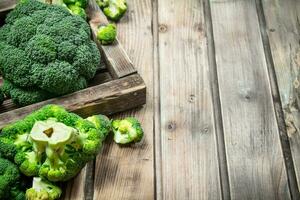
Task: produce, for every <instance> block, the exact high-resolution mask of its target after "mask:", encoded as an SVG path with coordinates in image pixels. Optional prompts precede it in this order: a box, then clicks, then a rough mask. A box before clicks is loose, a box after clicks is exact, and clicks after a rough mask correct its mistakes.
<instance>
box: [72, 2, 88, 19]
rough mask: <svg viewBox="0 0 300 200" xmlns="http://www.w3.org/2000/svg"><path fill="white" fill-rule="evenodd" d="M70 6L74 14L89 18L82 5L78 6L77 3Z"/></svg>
mask: <svg viewBox="0 0 300 200" xmlns="http://www.w3.org/2000/svg"><path fill="white" fill-rule="evenodd" d="M68 8H69V9H70V11H71V12H72V13H73V14H74V15H78V16H80V17H82V18H83V19H86V18H87V16H86V13H85V10H84V9H83V8H82V7H80V6H77V5H76V4H69V5H68Z"/></svg>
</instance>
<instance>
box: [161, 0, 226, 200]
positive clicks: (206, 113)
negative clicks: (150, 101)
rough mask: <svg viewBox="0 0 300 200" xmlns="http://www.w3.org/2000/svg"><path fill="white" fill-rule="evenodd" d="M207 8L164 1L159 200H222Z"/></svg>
mask: <svg viewBox="0 0 300 200" xmlns="http://www.w3.org/2000/svg"><path fill="white" fill-rule="evenodd" d="M203 5H204V2H203V1H202V0H198V1H195V0H185V1H178V0H158V24H159V28H158V29H159V35H158V38H159V41H158V45H159V46H158V51H159V58H160V60H159V76H160V83H159V85H160V88H159V94H160V105H159V107H160V109H159V111H160V117H161V121H160V131H161V133H160V134H159V136H160V140H159V142H160V145H157V146H156V147H157V148H156V151H157V152H156V154H157V155H158V157H157V160H156V163H161V165H159V166H160V168H157V170H161V173H160V174H161V177H160V179H159V180H157V181H158V182H157V188H158V192H159V193H158V196H157V199H222V194H221V187H220V177H219V165H218V156H217V144H216V143H217V142H216V136H215V126H214V122H213V121H214V120H213V103H212V97H211V90H210V84H209V73H208V71H209V66H208V58H207V38H206V34H205V20H204V7H203ZM160 155H161V156H160Z"/></svg>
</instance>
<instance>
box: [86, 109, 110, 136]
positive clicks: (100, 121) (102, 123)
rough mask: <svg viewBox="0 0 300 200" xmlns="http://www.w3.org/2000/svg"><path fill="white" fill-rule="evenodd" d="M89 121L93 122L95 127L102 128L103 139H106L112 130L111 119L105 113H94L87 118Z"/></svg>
mask: <svg viewBox="0 0 300 200" xmlns="http://www.w3.org/2000/svg"><path fill="white" fill-rule="evenodd" d="M86 119H87V120H88V121H90V122H92V123H93V124H94V125H95V127H96V128H97V129H98V130H100V132H101V133H102V135H103V138H102V140H105V138H106V137H107V135H108V134H109V133H110V132H111V121H110V120H109V119H108V117H106V116H105V115H93V116H91V117H88V118H86Z"/></svg>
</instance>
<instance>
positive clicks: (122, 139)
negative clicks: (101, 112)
mask: <svg viewBox="0 0 300 200" xmlns="http://www.w3.org/2000/svg"><path fill="white" fill-rule="evenodd" d="M112 128H113V132H114V141H115V142H116V143H118V144H128V143H131V142H140V141H141V140H142V138H143V136H144V132H143V129H142V127H141V124H140V122H139V121H138V120H137V119H135V118H133V117H128V118H125V119H123V120H114V121H113V122H112Z"/></svg>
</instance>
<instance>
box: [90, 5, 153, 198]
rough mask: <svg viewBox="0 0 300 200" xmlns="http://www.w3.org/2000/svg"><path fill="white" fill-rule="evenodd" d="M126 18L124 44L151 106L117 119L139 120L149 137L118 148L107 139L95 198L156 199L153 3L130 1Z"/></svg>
mask: <svg viewBox="0 0 300 200" xmlns="http://www.w3.org/2000/svg"><path fill="white" fill-rule="evenodd" d="M127 2H128V8H129V10H128V11H127V13H126V15H125V16H124V17H123V18H122V19H121V21H120V22H119V23H117V26H118V35H119V39H120V42H122V44H124V49H125V50H126V52H127V53H128V55H129V57H130V58H131V59H132V61H133V63H134V65H135V66H137V70H138V71H139V74H141V76H142V77H143V79H144V80H145V83H146V85H147V103H146V105H145V106H144V107H143V108H142V109H135V110H132V111H130V112H125V113H122V114H120V115H115V116H114V117H113V118H123V117H127V116H134V117H137V118H138V119H139V120H140V121H141V123H142V126H143V129H144V132H145V136H144V139H143V141H142V142H141V143H140V144H137V145H132V146H118V145H117V144H115V143H114V142H112V141H111V138H110V139H108V140H107V142H106V144H105V145H104V149H103V151H102V153H101V154H99V156H98V157H97V160H96V167H95V183H94V199H99V200H100V199H128V200H139V199H145V200H147V199H155V190H154V185H155V183H154V181H155V177H154V169H153V165H154V158H153V152H154V149H153V148H154V144H153V142H154V141H153V134H154V132H153V126H154V117H153V85H154V83H153V75H154V73H153V62H154V61H153V46H152V45H153V36H152V33H151V18H152V5H151V2H152V1H151V0H128V1H127Z"/></svg>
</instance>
